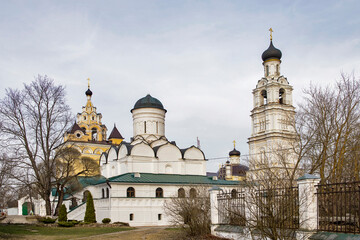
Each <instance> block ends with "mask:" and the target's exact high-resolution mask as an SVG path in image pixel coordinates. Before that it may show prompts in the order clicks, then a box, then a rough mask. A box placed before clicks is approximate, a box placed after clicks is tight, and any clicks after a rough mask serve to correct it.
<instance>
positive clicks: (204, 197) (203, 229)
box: [164, 186, 211, 236]
mask: <svg viewBox="0 0 360 240" xmlns="http://www.w3.org/2000/svg"><path fill="white" fill-rule="evenodd" d="M208 189H209V187H205V186H204V187H200V186H196V187H183V188H180V189H179V192H178V195H177V196H174V197H172V198H171V200H169V201H166V202H165V206H164V207H165V211H166V213H167V214H168V215H169V217H170V219H171V221H172V223H173V224H174V225H177V226H180V227H182V228H183V229H184V230H185V231H186V232H187V234H188V235H190V236H201V235H206V234H209V233H210V223H211V222H210V197H209V191H208ZM185 193H188V195H186V194H185Z"/></svg>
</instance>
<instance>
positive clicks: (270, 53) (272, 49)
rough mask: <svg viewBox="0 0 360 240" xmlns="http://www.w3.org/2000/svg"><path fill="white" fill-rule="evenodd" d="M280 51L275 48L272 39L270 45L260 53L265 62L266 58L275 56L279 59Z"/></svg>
mask: <svg viewBox="0 0 360 240" xmlns="http://www.w3.org/2000/svg"><path fill="white" fill-rule="evenodd" d="M281 56H282V53H281V51H280V50H279V49H277V48H275V47H274V45H273V43H272V41H270V46H269V48H268V49H266V50H265V51H264V52H263V54H262V55H261V58H262V60H263V61H264V62H265V61H266V60H268V59H271V58H275V59H279V60H280V59H281Z"/></svg>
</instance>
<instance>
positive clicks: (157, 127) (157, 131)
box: [156, 122, 159, 133]
mask: <svg viewBox="0 0 360 240" xmlns="http://www.w3.org/2000/svg"><path fill="white" fill-rule="evenodd" d="M156 133H159V122H156Z"/></svg>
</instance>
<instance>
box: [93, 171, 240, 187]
mask: <svg viewBox="0 0 360 240" xmlns="http://www.w3.org/2000/svg"><path fill="white" fill-rule="evenodd" d="M134 175H135V174H134V173H125V174H122V175H119V176H115V177H111V178H109V179H108V181H109V182H111V183H115V182H118V183H161V184H209V185H239V184H240V182H238V181H226V180H220V179H219V180H213V179H212V177H207V176H200V175H180V174H154V173H140V177H135V176H134ZM104 182H105V181H104ZM104 182H99V183H98V184H100V183H104Z"/></svg>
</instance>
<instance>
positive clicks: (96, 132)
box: [59, 79, 124, 175]
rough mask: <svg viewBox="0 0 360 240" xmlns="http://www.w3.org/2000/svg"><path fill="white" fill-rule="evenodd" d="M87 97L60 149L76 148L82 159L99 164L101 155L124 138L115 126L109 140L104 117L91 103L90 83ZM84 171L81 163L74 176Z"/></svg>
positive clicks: (75, 167)
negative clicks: (88, 159)
mask: <svg viewBox="0 0 360 240" xmlns="http://www.w3.org/2000/svg"><path fill="white" fill-rule="evenodd" d="M88 81H89V79H88ZM85 95H86V98H87V101H86V105H85V106H83V107H82V112H81V113H78V114H77V115H76V122H75V123H74V125H73V126H72V127H71V129H69V130H68V131H67V132H66V133H65V134H64V143H63V144H62V145H60V146H59V147H60V148H61V147H72V148H75V149H77V150H78V151H79V152H80V153H81V156H82V157H89V158H91V159H93V161H94V162H95V163H96V164H98V161H99V158H100V156H101V154H102V153H104V152H106V151H107V150H109V149H110V147H111V146H113V145H118V144H120V143H121V142H122V140H123V139H124V138H123V137H122V136H121V134H120V132H119V130H118V129H117V128H116V126H115V125H114V128H113V129H112V131H111V133H110V135H109V137H108V138H107V127H106V126H105V125H104V124H102V122H101V120H102V115H101V113H98V112H97V110H96V107H95V106H94V105H93V103H92V101H91V97H92V95H93V92H92V91H91V90H90V83H89V84H88V89H87V91H86V92H85ZM83 169H84V166H82V164H81V163H80V162H79V163H78V164H76V165H75V166H74V169H73V171H74V174H76V173H78V172H81V171H82V170H83ZM99 173H100V172H99V171H95V172H93V173H87V174H90V175H94V174H99Z"/></svg>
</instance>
